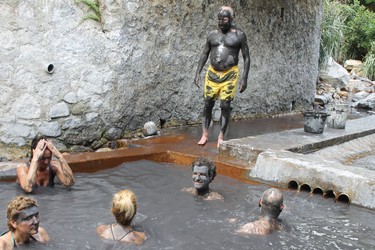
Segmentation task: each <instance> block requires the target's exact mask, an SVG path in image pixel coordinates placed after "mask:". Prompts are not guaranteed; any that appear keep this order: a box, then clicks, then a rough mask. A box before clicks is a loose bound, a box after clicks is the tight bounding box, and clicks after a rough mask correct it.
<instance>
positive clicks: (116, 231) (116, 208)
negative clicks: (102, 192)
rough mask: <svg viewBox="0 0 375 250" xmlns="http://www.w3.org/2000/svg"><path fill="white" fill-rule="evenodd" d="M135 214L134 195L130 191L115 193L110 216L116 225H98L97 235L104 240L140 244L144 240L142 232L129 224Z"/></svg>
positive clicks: (135, 201) (135, 202)
mask: <svg viewBox="0 0 375 250" xmlns="http://www.w3.org/2000/svg"><path fill="white" fill-rule="evenodd" d="M136 213H137V200H136V197H135V194H134V193H133V192H132V191H130V190H121V191H119V192H117V193H116V194H115V195H114V196H113V199H112V214H113V215H114V216H115V219H116V221H117V223H115V224H110V225H100V226H98V227H97V228H96V231H97V233H98V235H99V236H100V237H101V238H104V239H110V240H114V241H121V242H124V243H132V244H136V245H140V244H142V243H143V242H144V241H145V240H146V235H145V233H143V232H138V231H135V230H134V229H133V228H132V227H131V222H132V220H133V218H134V217H135V215H136Z"/></svg>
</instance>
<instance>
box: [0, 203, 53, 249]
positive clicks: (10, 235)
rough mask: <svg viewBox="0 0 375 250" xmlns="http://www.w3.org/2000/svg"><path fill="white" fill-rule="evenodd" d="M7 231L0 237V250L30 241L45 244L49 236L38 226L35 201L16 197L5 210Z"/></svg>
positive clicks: (37, 212)
mask: <svg viewBox="0 0 375 250" xmlns="http://www.w3.org/2000/svg"><path fill="white" fill-rule="evenodd" d="M7 221H8V229H9V230H8V231H6V232H4V233H2V234H1V236H0V249H3V250H8V249H9V250H11V249H13V248H15V247H18V246H19V245H21V244H26V243H29V242H32V241H36V242H47V241H48V240H49V236H48V234H47V232H46V230H44V228H42V227H40V226H39V210H38V206H37V202H36V200H34V199H32V198H29V197H27V196H17V197H16V198H14V199H13V200H11V201H10V202H9V204H8V208H7Z"/></svg>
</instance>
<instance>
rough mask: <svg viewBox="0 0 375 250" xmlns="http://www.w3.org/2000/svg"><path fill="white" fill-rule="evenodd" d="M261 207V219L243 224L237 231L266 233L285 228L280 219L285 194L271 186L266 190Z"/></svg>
mask: <svg viewBox="0 0 375 250" xmlns="http://www.w3.org/2000/svg"><path fill="white" fill-rule="evenodd" d="M259 207H260V212H261V214H260V216H259V220H257V221H254V222H249V223H247V224H245V225H243V226H241V227H240V228H239V229H237V230H236V232H237V233H240V234H258V235H265V234H270V233H272V232H274V231H278V230H282V229H283V225H282V224H281V221H280V220H279V219H278V217H279V215H280V213H281V211H282V210H283V208H284V205H283V195H282V193H281V192H280V191H279V190H277V189H274V188H270V189H267V190H266V191H264V193H263V196H262V198H261V199H260V201H259Z"/></svg>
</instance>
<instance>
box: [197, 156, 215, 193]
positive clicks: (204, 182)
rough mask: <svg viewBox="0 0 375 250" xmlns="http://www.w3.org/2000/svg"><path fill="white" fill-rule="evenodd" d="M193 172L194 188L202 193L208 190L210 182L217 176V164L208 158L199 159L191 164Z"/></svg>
mask: <svg viewBox="0 0 375 250" xmlns="http://www.w3.org/2000/svg"><path fill="white" fill-rule="evenodd" d="M191 170H192V171H193V174H192V179H193V183H194V187H195V188H196V189H197V190H200V191H204V190H208V188H209V184H210V182H211V181H212V180H213V179H214V178H215V176H216V166H215V164H214V163H213V162H212V161H210V160H208V159H206V158H203V157H199V158H197V159H196V160H195V161H194V162H193V163H192V164H191Z"/></svg>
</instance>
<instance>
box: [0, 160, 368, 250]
mask: <svg viewBox="0 0 375 250" xmlns="http://www.w3.org/2000/svg"><path fill="white" fill-rule="evenodd" d="M75 176H76V185H75V186H74V187H73V189H72V190H70V191H69V190H67V189H65V188H62V187H61V186H59V185H57V186H56V187H55V188H53V189H44V190H40V189H39V190H37V191H36V194H33V195H32V196H33V197H34V198H36V199H37V200H38V202H39V208H40V215H41V226H43V227H45V228H46V229H47V231H48V233H49V235H50V237H51V241H50V242H49V243H48V244H47V245H40V244H37V245H32V246H28V247H27V249H199V248H205V249H236V250H237V249H374V248H375V239H374V237H373V235H374V233H375V225H374V223H373V221H374V219H375V211H373V210H369V209H364V208H360V207H356V206H346V205H344V204H338V203H334V202H333V200H332V199H323V198H322V197H321V196H315V195H314V196H309V195H308V194H307V193H303V192H293V191H284V203H285V206H286V208H285V209H284V211H283V212H282V213H281V216H280V218H281V219H282V221H283V223H284V225H285V227H286V230H285V231H283V232H277V233H274V234H272V235H269V236H265V237H260V236H239V235H237V234H235V233H234V231H235V229H236V228H237V227H238V226H239V225H242V224H244V223H246V222H248V221H252V220H255V219H256V218H257V217H258V212H259V208H258V206H257V203H258V200H259V197H260V195H261V194H262V192H263V191H264V190H265V189H267V188H268V186H266V185H249V184H247V183H244V182H240V181H238V180H236V179H232V178H229V177H225V176H221V175H219V176H217V177H216V178H215V180H214V181H213V183H212V184H211V188H212V189H214V190H215V191H218V192H219V193H221V194H222V195H223V196H224V197H225V201H224V202H222V201H202V200H200V199H197V198H195V197H193V196H191V195H190V194H188V193H184V192H181V191H180V190H181V188H183V187H189V186H192V181H191V171H190V168H189V167H181V166H176V165H171V164H160V163H155V162H151V161H137V162H132V163H126V164H122V165H121V166H118V167H116V168H112V169H107V170H103V171H99V172H96V173H90V174H89V173H76V174H75ZM0 187H1V189H0V190H1V191H0V193H1V210H2V214H1V215H0V223H1V224H0V225H2V228H1V230H6V205H7V203H8V201H9V200H10V199H11V198H13V197H14V196H16V195H20V194H23V193H22V191H21V190H20V188H19V187H18V186H17V185H16V184H15V183H0ZM120 189H131V190H133V191H134V193H135V194H136V195H137V199H138V206H139V208H138V215H137V216H136V218H135V220H134V222H133V225H134V227H135V228H136V229H137V230H140V231H144V232H146V234H147V235H148V239H147V240H146V241H145V243H144V244H143V245H141V246H139V247H136V246H128V245H123V244H121V243H115V242H112V241H110V242H108V241H103V240H101V239H99V238H98V237H97V235H96V231H95V229H96V227H97V226H98V225H99V224H104V223H114V222H115V220H114V217H113V216H112V214H111V213H110V208H111V200H112V195H113V194H114V193H115V192H117V191H118V190H120ZM230 218H236V219H237V223H234V224H233V223H230V221H229V219H230Z"/></svg>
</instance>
